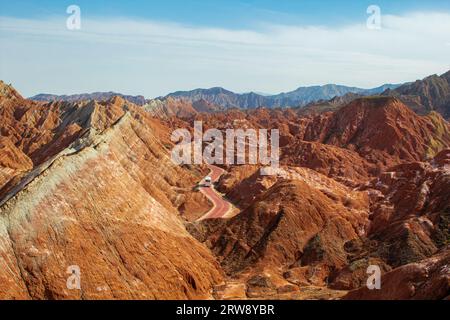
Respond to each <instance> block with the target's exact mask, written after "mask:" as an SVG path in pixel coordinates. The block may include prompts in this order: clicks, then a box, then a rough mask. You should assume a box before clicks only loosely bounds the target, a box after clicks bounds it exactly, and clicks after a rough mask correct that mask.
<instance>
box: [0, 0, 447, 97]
mask: <svg viewBox="0 0 450 320" xmlns="http://www.w3.org/2000/svg"><path fill="white" fill-rule="evenodd" d="M70 4H72V3H69V2H64V3H58V2H57V1H50V0H46V1H42V2H40V3H39V4H35V3H33V2H31V1H17V2H13V3H5V4H2V6H3V7H2V16H1V17H0V39H1V43H2V45H1V47H2V50H1V51H0V79H2V80H4V81H5V82H7V83H12V84H13V86H14V87H15V88H16V89H17V90H18V91H20V92H21V93H22V94H23V95H24V96H27V97H29V96H34V95H36V94H40V93H47V94H56V95H71V94H79V93H90V92H108V91H114V92H118V93H122V94H126V95H143V96H145V97H149V98H152V97H159V96H165V95H167V94H169V93H171V92H175V91H189V90H193V89H196V88H211V87H223V88H226V89H227V90H230V91H233V92H237V93H244V92H264V93H267V94H277V93H280V92H288V91H291V90H295V89H296V88H298V87H307V86H313V85H325V84H338V85H345V86H350V87H359V88H366V89H367V88H374V87H378V86H380V85H383V84H386V83H394V84H398V83H404V82H411V81H415V80H417V79H422V78H424V77H426V76H429V75H432V74H442V73H445V72H446V71H448V70H449V69H450V62H449V61H448V56H449V55H450V39H448V30H450V4H449V3H445V2H444V1H439V0H435V1H429V2H427V3H420V2H419V1H397V2H396V3H395V4H394V3H390V2H389V1H377V5H378V6H379V8H380V10H381V24H380V29H369V28H368V27H367V25H366V22H367V19H369V18H370V17H371V14H370V13H367V9H368V7H369V6H370V5H371V4H372V3H371V2H365V1H363V2H361V1H348V2H346V4H345V5H344V4H342V3H338V2H336V1H324V2H321V3H320V4H311V3H299V2H291V1H286V2H283V3H279V2H277V1H271V0H265V1H258V2H256V1H248V0H247V1H237V0H236V1H234V0H233V1H222V0H219V1H215V2H214V3H208V2H205V1H200V0H197V1H193V2H192V3H191V4H190V5H189V6H183V5H181V3H180V1H178V0H171V1H168V2H165V3H156V2H151V3H149V2H146V1H133V2H132V3H127V4H124V3H120V2H115V1H112V2H111V1H109V2H104V1H99V2H95V4H93V3H90V2H88V1H77V2H76V3H75V4H76V5H78V6H79V8H80V10H81V15H80V18H81V20H80V21H81V29H79V30H69V29H68V28H67V26H66V20H67V19H68V18H69V17H70V15H71V14H68V13H66V9H67V7H68V6H69V5H70Z"/></svg>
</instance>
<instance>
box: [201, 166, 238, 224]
mask: <svg viewBox="0 0 450 320" xmlns="http://www.w3.org/2000/svg"><path fill="white" fill-rule="evenodd" d="M208 168H209V170H211V172H210V174H209V176H210V177H211V187H209V188H208V187H200V191H201V192H202V193H203V194H204V195H205V196H206V197H208V199H209V200H211V202H212V203H213V208H212V209H211V210H210V211H209V212H208V213H206V214H205V215H204V216H202V217H201V218H200V219H198V220H205V219H220V218H224V216H225V215H226V214H227V213H229V212H230V211H231V209H232V206H231V204H230V203H229V202H228V201H226V200H224V199H223V197H222V196H221V195H220V194H219V193H218V192H217V191H216V190H215V188H214V183H215V182H216V181H217V180H219V178H220V176H222V174H223V173H224V172H225V170H223V169H221V168H219V167H216V166H213V165H208ZM205 178H206V177H205ZM203 183H204V180H203V181H202V182H201V184H203Z"/></svg>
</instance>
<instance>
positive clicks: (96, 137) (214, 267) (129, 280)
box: [0, 97, 222, 299]
mask: <svg viewBox="0 0 450 320" xmlns="http://www.w3.org/2000/svg"><path fill="white" fill-rule="evenodd" d="M14 99H16V98H15V97H14V98H4V97H2V101H1V107H2V108H1V110H2V113H3V114H8V115H10V117H9V118H7V119H6V123H5V125H4V126H3V127H2V128H7V130H2V133H8V134H9V136H10V137H12V138H15V139H16V144H17V146H18V147H16V149H14V147H13V146H12V145H11V144H12V142H10V141H9V140H7V138H2V142H3V144H2V145H4V147H3V149H2V150H3V151H5V152H2V156H1V157H0V158H1V159H2V165H5V166H6V165H10V160H11V159H19V160H20V159H21V160H22V162H23V163H24V164H23V166H24V167H23V168H21V167H19V169H23V170H29V172H28V173H26V174H24V177H23V178H22V179H19V180H18V181H15V183H14V184H12V185H10V186H9V188H8V189H7V190H6V193H4V195H3V197H2V201H1V203H0V239H1V241H0V256H1V257H2V259H0V282H1V283H2V286H1V287H0V298H1V299H12V298H15V299H29V298H31V299H98V298H103V299H104V298H107V299H184V298H207V297H209V296H210V291H211V288H212V287H213V285H215V284H218V283H220V282H221V281H222V271H221V269H220V267H219V265H218V264H217V262H216V261H215V258H214V257H213V256H212V254H211V252H210V251H209V250H208V249H207V248H206V247H205V246H203V245H202V244H200V243H199V242H197V241H196V240H195V239H194V238H193V237H192V236H190V235H189V233H188V232H187V231H186V229H185V227H184V225H183V221H182V220H181V219H180V216H179V212H178V210H177V208H178V207H179V206H182V205H186V201H189V199H192V198H193V197H191V196H190V194H191V193H192V192H191V191H190V190H191V188H192V185H193V184H195V182H196V181H197V180H199V179H200V178H201V177H202V175H201V172H199V171H195V170H189V169H186V168H182V167H179V166H176V165H175V164H173V163H172V162H171V160H170V157H169V152H168V151H169V148H170V147H171V142H170V140H169V133H170V132H169V131H168V130H167V129H166V128H165V127H164V125H163V124H161V123H160V122H159V121H157V120H155V119H152V118H151V117H150V116H149V115H148V114H146V113H145V112H144V111H142V110H141V109H140V108H138V107H136V106H133V105H131V104H129V103H128V102H125V101H123V100H121V99H113V100H111V101H109V102H105V103H101V104H99V103H96V102H91V103H88V104H66V103H54V104H47V105H39V104H35V103H32V102H29V101H26V100H17V101H14ZM17 99H20V98H17ZM76 125H78V127H76ZM38 128H39V130H41V131H43V132H40V131H39V130H38ZM79 128H82V129H79ZM74 129H75V130H74ZM74 132H79V133H78V134H75V135H74V134H73V133H74ZM21 133H22V134H24V138H23V139H19V138H20V137H19V136H18V135H19V134H21ZM45 137H46V139H44V141H39V139H38V138H45ZM8 139H9V138H8ZM20 150H24V151H25V153H27V154H30V155H31V156H32V158H33V160H34V162H35V166H34V167H33V168H31V161H29V160H28V161H27V158H26V156H25V155H24V154H23V153H21V152H20ZM52 154H53V155H52ZM183 194H184V195H183ZM73 265H77V266H79V267H80V271H81V290H69V289H68V288H67V286H66V281H67V278H68V277H69V276H70V274H67V269H68V267H69V266H73Z"/></svg>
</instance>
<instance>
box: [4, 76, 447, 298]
mask: <svg viewBox="0 0 450 320" xmlns="http://www.w3.org/2000/svg"><path fill="white" fill-rule="evenodd" d="M160 102H161V101H160ZM218 111H219V110H218V109H217V108H216V107H214V105H211V104H208V103H206V102H205V103H200V104H192V103H186V102H183V101H181V100H178V99H172V98H169V99H167V100H166V101H165V102H164V103H163V102H161V103H158V102H156V101H154V104H153V105H146V106H143V107H140V106H136V105H134V104H133V103H130V102H129V101H126V100H124V99H122V98H120V97H114V98H112V99H109V100H108V101H104V102H96V101H90V102H80V103H69V102H51V103H41V102H34V101H30V100H27V99H23V98H22V97H21V96H20V94H18V93H17V92H16V91H15V90H14V89H13V88H12V87H11V86H6V85H5V84H3V83H1V85H0V114H1V115H2V118H1V131H0V133H1V137H0V236H1V239H3V241H1V242H0V256H1V257H2V259H1V260H0V283H2V286H0V298H1V299H11V298H23V299H30V298H31V299H79V298H81V299H96V298H108V299H120V298H123V299H132V298H135V299H186V298H187V299H191V298H212V297H214V298H233V297H234V298H255V297H257V298H290V299H306V298H309V299H310V298H320V299H330V298H333V299H335V298H340V297H342V296H345V298H346V299H347V298H348V299H367V298H369V299H372V298H373V299H379V298H385V299H386V298H388V299H414V298H430V299H441V298H445V297H448V295H449V293H448V292H449V281H448V279H449V275H450V272H449V270H448V268H446V267H445V266H446V265H447V264H448V252H449V251H448V250H449V249H448V245H449V243H450V238H449V229H450V228H449V225H448V224H449V221H450V220H449V208H450V198H449V195H450V192H449V190H450V172H449V170H450V169H449V168H450V151H449V150H450V134H449V132H450V129H449V125H448V123H447V122H446V121H445V120H444V119H443V118H442V117H441V116H439V115H438V114H436V113H431V114H429V115H428V116H419V115H417V114H415V113H414V112H412V111H411V110H410V109H408V108H407V107H406V106H405V105H404V104H403V103H402V102H401V101H400V100H398V99H395V98H386V97H385V98H364V99H357V100H354V101H352V102H351V103H349V104H347V105H346V106H344V107H342V108H339V109H338V110H336V111H333V112H325V113H319V114H316V113H308V114H305V113H302V112H300V110H296V109H285V110H267V109H256V110H251V111H242V110H227V111H225V112H218ZM194 120H202V121H204V127H205V129H207V128H218V129H221V130H225V129H227V128H244V129H245V128H265V129H272V128H278V129H279V130H280V135H281V140H280V146H281V165H282V166H281V170H280V171H279V172H277V174H276V175H274V176H261V175H260V166H258V165H246V166H225V169H226V170H227V172H226V173H225V174H224V175H223V176H222V178H221V179H220V181H219V183H218V188H217V189H218V190H219V191H220V192H223V193H224V194H225V195H226V196H227V197H228V199H230V200H231V201H232V202H233V203H234V204H235V205H237V206H238V207H239V208H240V210H241V211H240V212H239V213H238V214H237V215H235V216H234V217H233V218H229V219H220V220H203V221H201V222H195V220H196V219H197V218H198V217H200V216H202V214H204V213H205V212H206V211H207V210H208V209H209V208H210V204H209V201H208V200H207V199H206V198H205V196H203V194H202V193H198V192H195V191H193V188H194V187H195V186H196V184H197V183H198V182H199V181H200V179H201V178H203V177H204V176H205V175H206V174H207V171H205V170H204V168H203V167H201V166H176V165H174V164H173V163H172V162H171V160H170V150H171V148H172V147H173V144H172V142H171V141H170V139H169V138H170V134H171V131H172V130H173V129H175V128H179V127H188V128H189V127H191V126H192V124H193V121H194ZM188 221H191V222H188ZM186 227H187V229H186ZM187 230H189V232H188V231H187ZM194 236H195V237H194ZM370 264H377V265H379V266H380V267H381V269H382V271H383V283H385V287H383V289H382V290H381V291H379V292H368V291H367V290H365V289H364V286H365V280H366V278H367V274H366V268H367V266H368V265H370ZM71 265H78V266H79V267H80V269H81V278H82V282H81V286H82V290H81V291H78V290H75V291H74V290H69V289H67V287H66V280H67V277H68V276H69V275H70V274H67V273H66V271H67V268H68V267H69V266H71ZM383 286H384V285H383Z"/></svg>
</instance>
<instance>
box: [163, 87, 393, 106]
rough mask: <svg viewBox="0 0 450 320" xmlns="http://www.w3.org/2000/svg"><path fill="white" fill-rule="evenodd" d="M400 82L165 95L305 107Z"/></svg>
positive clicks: (380, 90) (225, 102)
mask: <svg viewBox="0 0 450 320" xmlns="http://www.w3.org/2000/svg"><path fill="white" fill-rule="evenodd" d="M399 86H400V85H398V84H384V85H382V86H379V87H376V88H372V89H362V88H357V87H347V86H342V85H336V84H327V85H324V86H311V87H300V88H298V89H296V90H294V91H290V92H286V93H280V94H276V95H270V96H265V95H261V94H257V93H254V92H249V93H243V94H238V93H234V92H232V91H229V90H226V89H224V88H220V87H214V88H210V89H195V90H191V91H177V92H173V93H170V94H168V95H167V96H166V97H165V98H168V97H172V98H178V99H186V100H189V101H191V102H195V101H198V100H206V101H208V102H210V103H213V104H216V105H218V106H221V107H223V108H240V109H254V108H258V107H268V108H276V107H298V106H300V107H301V106H305V105H307V104H309V103H311V102H314V101H318V100H330V99H333V98H334V97H341V96H344V95H346V94H348V93H353V94H359V95H362V96H369V95H375V94H381V93H383V92H384V91H386V90H388V89H390V90H393V89H396V88H398V87H399Z"/></svg>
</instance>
